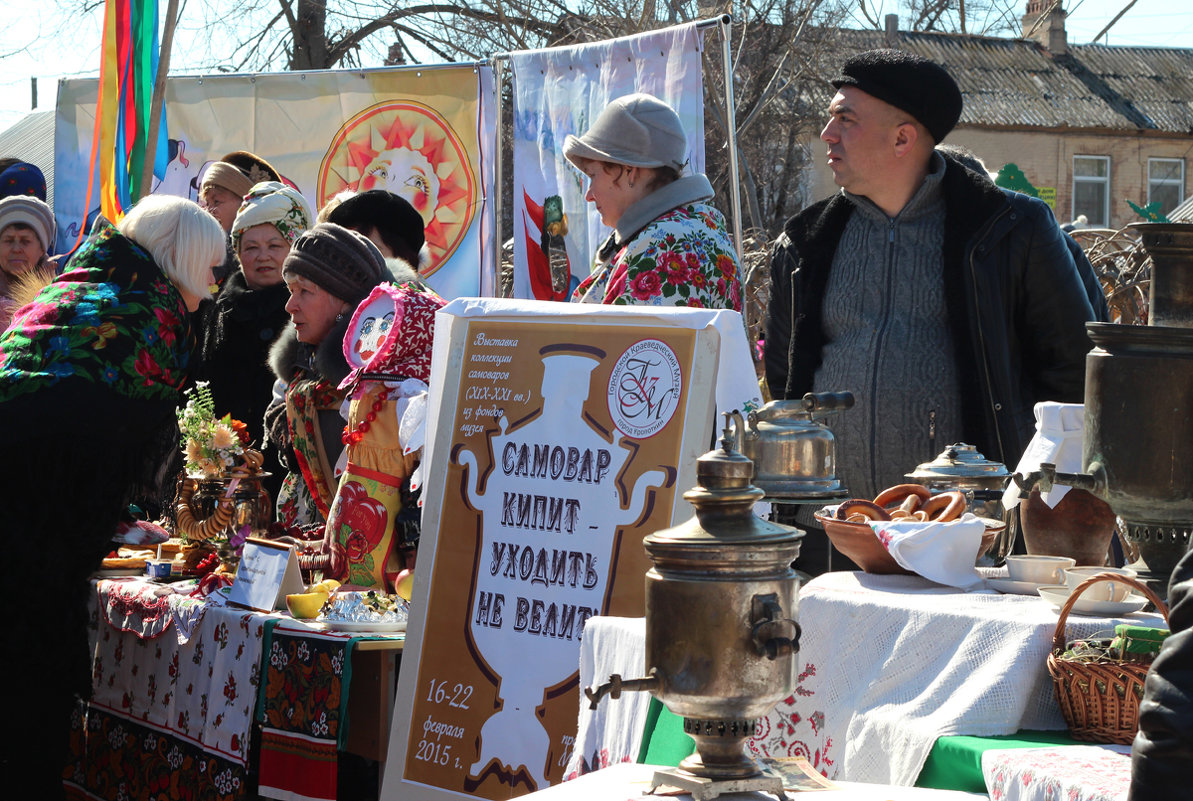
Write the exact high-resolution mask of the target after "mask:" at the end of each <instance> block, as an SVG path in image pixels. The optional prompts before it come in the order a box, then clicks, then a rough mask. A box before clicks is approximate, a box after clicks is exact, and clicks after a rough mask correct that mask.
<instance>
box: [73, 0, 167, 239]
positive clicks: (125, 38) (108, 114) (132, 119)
mask: <svg viewBox="0 0 1193 801" xmlns="http://www.w3.org/2000/svg"><path fill="white" fill-rule="evenodd" d="M157 31H158V9H157V0H106V2H105V4H104V38H103V60H102V62H101V63H100V70H99V100H98V104H97V106H96V115H95V133H94V135H93V136H92V139H91V170H92V172H91V174H92V175H94V174H95V159H96V151H97V148H98V153H99V158H100V162H99V177H100V210H101V211H102V212H103V215H104V216H105V217H106V218H107V219H108V220H110V221H111V222H113V223H117V222H119V221H120V219H121V218H122V217H123V216H124V215H125V213H126V212H127V211H128V210H129V209H130V208H131V207H132V205H133V204H134V203H136V202H137V200H139V199H140V196H141V181H142V177H143V176H144V172H145V152H146V150H147V145H148V140H149V116H150V111H151V109H152V104H153V84H154V80H155V78H156V77H157V65H158V49H159V46H158V35H157ZM168 156H169V151H168V145H167V127H166V110H165V104H164V102H163V105H162V110H161V121H160V124H159V126H158V133H157V149H156V153H155V158H154V165H153V173H154V175H156V176H158V177H159V178H162V177H164V176H165V174H166V163H167V159H168ZM87 194H88V197H87V208H88V209H90V208H91V197H90V195H91V187H90V186H88V191H87Z"/></svg>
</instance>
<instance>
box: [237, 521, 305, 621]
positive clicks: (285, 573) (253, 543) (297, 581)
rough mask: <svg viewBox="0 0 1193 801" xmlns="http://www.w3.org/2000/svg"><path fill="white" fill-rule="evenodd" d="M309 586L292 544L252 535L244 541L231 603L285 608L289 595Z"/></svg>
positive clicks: (259, 608) (260, 608)
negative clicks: (303, 579)
mask: <svg viewBox="0 0 1193 801" xmlns="http://www.w3.org/2000/svg"><path fill="white" fill-rule="evenodd" d="M305 589H306V586H305V585H304V584H303V583H302V573H301V572H299V569H298V556H297V555H296V554H295V553H294V551H293V550H291V548H290V546H289V545H283V544H282V543H280V542H270V541H269V540H260V539H255V538H253V537H249V538H248V539H247V540H245V543H244V552H243V553H242V554H241V556H240V566H239V567H238V568H237V569H236V581H234V582H233V583H232V590H231V592H229V593H228V602H229V603H233V604H236V605H238V606H244V607H247V608H249V609H255V610H257V611H258V612H270V611H273V610H274V609H279V608H282V607H284V606H285V605H286V596H287V595H292V594H294V593H299V592H302V591H303V590H305Z"/></svg>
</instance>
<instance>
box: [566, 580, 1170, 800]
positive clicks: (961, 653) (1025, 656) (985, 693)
mask: <svg viewBox="0 0 1193 801" xmlns="http://www.w3.org/2000/svg"><path fill="white" fill-rule="evenodd" d="M1125 621H1131V622H1133V623H1135V624H1137V625H1145V626H1161V627H1162V626H1163V620H1162V618H1160V616H1158V615H1150V614H1135V615H1130V616H1128V617H1125V618H1098V617H1083V616H1078V615H1072V614H1071V615H1070V616H1069V619H1068V623H1067V627H1066V628H1067V632H1066V638H1067V639H1074V638H1078V637H1088V636H1092V635H1094V634H1095V633H1098V632H1107V633H1108V634H1113V630H1114V626H1115V624H1116V623H1119V622H1125ZM1056 622H1057V612H1056V610H1055V609H1053V608H1052V607H1051V606H1049V605H1048V604H1047V603H1046V602H1045V601H1044V600H1042V599H1041V598H1039V597H1036V596H1026V595H1003V594H1001V593H997V592H994V591H993V590H979V591H973V592H962V591H961V590H956V589H952V588H949V587H943V586H941V585H939V584H933V583H932V582H929V581H927V580H926V579H922V578H920V577H918V576H878V575H870V574H868V573H854V572H835V573H826V574H824V575H822V576H819V577H817V578H815V579H813V580H812V581H810V582H809V583H808V584H807V586H805V587H803V588H802V589H801V590H800V601H799V623H800V625H801V626H802V628H803V634H802V636H801V639H800V650H799V656H798V658H799V664H800V670H799V684H798V685H797V687H796V688H795V691H794V692H793V693H792V695H791V696H790V697H789V698H787V699H786V700H784V701H782V702H780V703H779V704H778V705H777V706H776V708H775V709H774V710H773V711H772V712H771V713H770V714H769V715H768V716H767V717H766V718H764V719H763V720H762V721H761V722H760V724H759V734H758V736H757V737H755V738H754V739H753V740H751V741H750V747H751V749H752V750H753V751H754V752H755V753H756V754H757V755H758V756H771V757H781V756H803V757H805V758H806V759H807V760H808V761H809V762H810V763H811V764H812V765H813V766H814V767H815V768H816V769H818V770H819V771H820V772H821V773H823V774H824V775H825V776H827V777H828V778H830V779H837V780H847V781H856V782H871V783H877V784H894V785H912V784H914V783H915V780H916V778H917V777H918V776H919V773H920V770H921V769H922V768H923V766H924V761H925V759H926V758H927V756H928V752H929V751H930V750H931V749H932V745H933V743H934V742H935V741H936V739H937V738H938V737H942V736H948V735H974V736H989V735H996V734H1012V733H1014V732H1016V731H1020V730H1022V729H1034V730H1061V729H1064V728H1065V723H1064V720H1063V718H1062V717H1061V714H1060V709H1059V707H1058V706H1057V704H1056V700H1055V697H1054V696H1053V690H1052V680H1051V678H1050V677H1049V675H1048V669H1047V667H1046V663H1045V660H1046V658H1047V655H1048V652H1049V650H1050V649H1051V647H1052V637H1053V634H1054V633H1055V631H1056ZM628 630H630V627H629V626H628V625H627V624H624V623H617V622H611V621H610V620H609V619H605V620H602V619H601V618H592V619H591V620H589V622H588V624H587V627H586V628H585V635H584V643H583V653H584V655H583V656H582V659H581V670H580V681H581V683H582V686H592V685H593V684H595V683H600V682H603V681H605V680H607V678H608V673H610V672H620V673H621V674H622V676H623V677H625V678H632V677H637V676H641V675H643V672H644V670H645V654H644V647H645V645H644V641H643V639H642V638H641V637H638V638H633V637H627V636H626V632H627V631H628ZM613 643H616V645H613ZM586 671H591V672H589V673H588V674H587V675H586ZM632 696H638V697H637V698H632V699H631V701H630V703H632V704H635V705H640V707H641V710H640V712H639V711H638V710H637V709H634V710H629V711H628V714H630V715H631V716H634V715H637V716H638V717H636V718H635V720H634V722H632V723H630V722H624V721H623V722H619V723H618V724H617V725H616V727H612V726H611V723H612V722H611V721H607V722H605V723H602V722H601V721H600V720H599V719H598V720H595V721H594V719H593V718H588V719H587V720H586V719H585V717H584V714H585V713H583V712H582V713H581V725H580V731H579V736H578V738H577V744H576V749H577V752H578V755H580V756H587V757H589V758H591V755H593V754H600V755H601V758H600V759H599V763H600V764H612V763H615V762H620V761H625V760H627V759H628V760H633V759H636V758H637V753H638V750H639V748H640V746H641V731H642V727H643V725H644V723H645V711H646V710H645V707H646V704H645V700H646V699H645V698H644V697H642V696H643V694H642V693H629V694H626V695H623V696H622V700H621V701H611V700H609V699H605V700H604V701H602V702H601V703H602V704H619V703H624V702H625V699H626V698H627V697H632ZM602 714H605V715H607V714H609V713H607V712H606V713H602ZM610 728H616V731H615V732H614V731H609V729H610ZM627 730H628V731H629V734H627ZM598 766H599V765H598Z"/></svg>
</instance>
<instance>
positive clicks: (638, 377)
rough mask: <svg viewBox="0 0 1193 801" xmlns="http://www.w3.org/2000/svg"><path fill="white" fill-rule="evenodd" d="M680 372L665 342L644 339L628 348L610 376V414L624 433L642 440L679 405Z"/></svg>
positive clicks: (654, 432)
mask: <svg viewBox="0 0 1193 801" xmlns="http://www.w3.org/2000/svg"><path fill="white" fill-rule="evenodd" d="M682 379H683V372H682V370H681V369H680V366H679V359H678V358H676V356H675V351H673V350H671V347H670V346H669V345H668V344H667V343H666V342H661V341H659V340H657V339H644V340H641V341H639V342H635V343H634V344H633V345H631V346H630V347H628V348H627V349H626V351H625V353H623V354H621V357H620V358H619V359H618V360H617V363H616V364H615V365H614V366H613V373H612V374H611V375H610V376H609V391H608V396H607V397H608V400H609V414H610V415H611V416H612V417H613V424H614V425H615V426H617V428H618V429H619V430H620V431H621V432H622V433H623V434H626V435H627V436H630V437H635V438H637V439H645V438H647V437H650V436H653V435H654V434H656V433H658V432H659V431H660V430H662V428H663V427H664V426H666V425H667V423H668V422H670V420H671V417H672V415H674V414H675V410H676V409H677V408H678V407H679V399H680V394H681V392H682V389H683V383H682Z"/></svg>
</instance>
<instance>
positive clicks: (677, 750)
mask: <svg viewBox="0 0 1193 801" xmlns="http://www.w3.org/2000/svg"><path fill="white" fill-rule="evenodd" d="M695 751H696V741H695V740H693V739H692V738H691V737H689V736H688V735H686V734H684V730H683V718H681V717H680V716H679V715H676V714H675V713H674V712H672V711H671V710H670V709H668V708H667V707H665V706H663V705H662V703H660V702H659V699H657V698H655V697H653V696H652V697H651V699H650V707H649V708H648V709H647V712H646V726H645V727H644V728H643V730H642V747H641V748H640V749H639V751H638V762H639V763H640V764H644V765H662V766H664V767H677V766H678V765H679V763H680V762H681V761H683V759H684V758H686V757H688V756H691V755H692V754H693V753H695Z"/></svg>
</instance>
